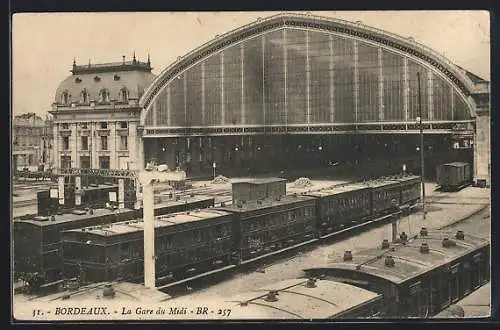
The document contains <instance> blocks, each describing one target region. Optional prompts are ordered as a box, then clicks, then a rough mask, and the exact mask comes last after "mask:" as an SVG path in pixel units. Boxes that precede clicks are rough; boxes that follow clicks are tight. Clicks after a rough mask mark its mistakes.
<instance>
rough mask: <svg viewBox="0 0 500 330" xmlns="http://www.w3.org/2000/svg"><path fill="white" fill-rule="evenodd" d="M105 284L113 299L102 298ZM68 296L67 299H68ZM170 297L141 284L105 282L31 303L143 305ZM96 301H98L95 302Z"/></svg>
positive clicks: (43, 297)
mask: <svg viewBox="0 0 500 330" xmlns="http://www.w3.org/2000/svg"><path fill="white" fill-rule="evenodd" d="M107 284H110V285H111V287H112V288H113V290H114V292H115V296H114V297H113V298H106V297H104V296H103V290H104V288H105V287H106V285H107ZM68 295H69V298H68ZM169 298H170V296H169V295H168V294H166V293H163V292H161V291H159V290H155V289H149V288H146V287H144V285H141V284H135V283H129V282H109V283H108V282H106V283H94V284H89V285H86V286H83V287H80V288H79V289H78V290H76V291H63V292H58V293H54V294H50V295H47V296H41V297H37V298H35V299H34V300H32V302H37V303H38V302H40V303H43V302H53V301H62V300H64V305H66V304H71V303H76V302H80V301H82V302H83V301H94V302H95V301H100V302H103V303H106V302H107V301H109V302H115V301H116V302H121V301H130V302H131V303H134V302H143V303H155V302H161V301H164V300H167V299H169ZM96 299H98V300H96Z"/></svg>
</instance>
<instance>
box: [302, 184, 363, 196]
mask: <svg viewBox="0 0 500 330" xmlns="http://www.w3.org/2000/svg"><path fill="white" fill-rule="evenodd" d="M367 188H368V187H367V186H366V185H363V184H360V183H348V184H345V185H340V186H335V187H326V188H322V189H319V190H312V191H308V192H305V193H304V195H306V196H313V197H325V196H331V195H337V194H342V193H346V192H350V191H356V190H362V189H367Z"/></svg>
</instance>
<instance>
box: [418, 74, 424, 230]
mask: <svg viewBox="0 0 500 330" xmlns="http://www.w3.org/2000/svg"><path fill="white" fill-rule="evenodd" d="M417 82H418V117H417V121H418V123H419V126H420V180H421V184H422V212H423V219H424V220H425V218H426V215H425V183H424V174H425V172H424V165H425V163H424V125H423V123H422V93H421V90H420V72H417Z"/></svg>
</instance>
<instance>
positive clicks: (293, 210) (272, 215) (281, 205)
mask: <svg viewBox="0 0 500 330" xmlns="http://www.w3.org/2000/svg"><path fill="white" fill-rule="evenodd" d="M217 209H220V210H224V211H228V212H231V213H234V218H235V219H234V221H235V228H234V233H235V237H234V240H235V242H234V251H235V255H234V260H235V261H245V260H249V259H253V258H256V257H258V256H260V255H263V254H266V253H269V252H272V251H275V250H279V249H281V248H284V247H287V246H291V245H295V244H297V243H300V242H303V241H307V240H309V239H313V238H314V237H316V236H317V232H316V205H315V199H314V198H313V197H309V196H301V195H290V196H284V197H283V198H275V199H272V198H268V199H264V200H257V201H249V202H246V203H243V202H239V203H236V204H232V205H230V206H226V207H220V208H217Z"/></svg>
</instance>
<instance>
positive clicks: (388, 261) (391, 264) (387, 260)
mask: <svg viewBox="0 0 500 330" xmlns="http://www.w3.org/2000/svg"><path fill="white" fill-rule="evenodd" d="M395 264H396V263H395V262H394V258H393V257H392V256H387V257H385V265H386V266H387V267H394V265H395Z"/></svg>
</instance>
